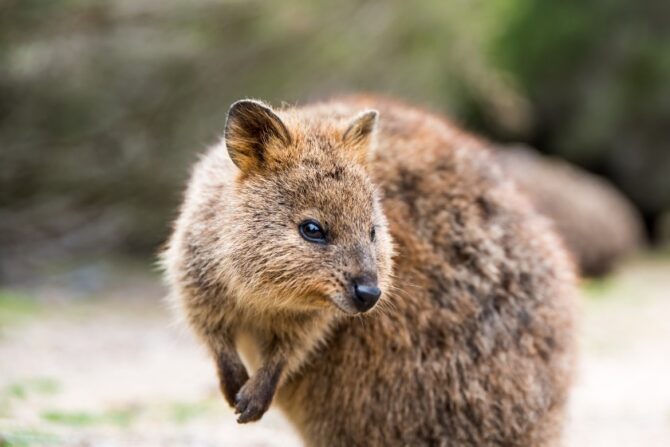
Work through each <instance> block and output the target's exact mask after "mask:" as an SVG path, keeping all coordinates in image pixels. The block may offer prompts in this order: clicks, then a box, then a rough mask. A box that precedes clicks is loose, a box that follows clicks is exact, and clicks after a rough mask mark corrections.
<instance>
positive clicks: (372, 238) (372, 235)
mask: <svg viewBox="0 0 670 447" xmlns="http://www.w3.org/2000/svg"><path fill="white" fill-rule="evenodd" d="M376 237H377V232H376V231H375V227H372V228H370V240H371V241H372V242H374V241H375V238H376Z"/></svg>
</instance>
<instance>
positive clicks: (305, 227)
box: [298, 220, 326, 244]
mask: <svg viewBox="0 0 670 447" xmlns="http://www.w3.org/2000/svg"><path fill="white" fill-rule="evenodd" d="M298 229H299V230H300V236H302V237H303V239H305V240H306V241H309V242H316V243H319V244H325V243H326V232H325V231H324V230H323V228H321V225H320V224H319V223H318V222H317V221H315V220H306V221H304V222H302V223H301V224H300V226H299V227H298Z"/></svg>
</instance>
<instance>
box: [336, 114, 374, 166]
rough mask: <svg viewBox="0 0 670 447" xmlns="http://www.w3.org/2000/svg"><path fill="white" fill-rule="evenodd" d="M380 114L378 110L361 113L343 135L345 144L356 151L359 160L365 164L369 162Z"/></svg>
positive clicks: (355, 154)
mask: <svg viewBox="0 0 670 447" xmlns="http://www.w3.org/2000/svg"><path fill="white" fill-rule="evenodd" d="M378 116H379V113H378V112H377V111H376V110H365V111H363V112H361V113H359V114H358V115H356V117H355V118H354V119H353V120H352V121H351V123H349V127H348V128H347V130H345V131H344V134H343V135H342V141H343V142H344V145H345V146H347V148H349V149H350V150H352V151H354V156H355V157H356V159H357V161H359V162H361V163H363V164H367V161H368V158H369V154H370V151H371V150H372V142H373V139H374V134H375V130H376V128H377V117H378Z"/></svg>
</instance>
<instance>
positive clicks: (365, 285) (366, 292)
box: [354, 279, 382, 312]
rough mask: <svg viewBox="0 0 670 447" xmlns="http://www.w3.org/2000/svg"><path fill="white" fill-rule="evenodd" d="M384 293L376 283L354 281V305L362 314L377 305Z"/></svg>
mask: <svg viewBox="0 0 670 447" xmlns="http://www.w3.org/2000/svg"><path fill="white" fill-rule="evenodd" d="M381 294H382V291H381V290H380V289H379V287H377V284H376V283H372V282H367V281H361V280H360V279H354V305H355V306H356V309H358V310H359V311H361V312H366V311H368V310H370V309H372V307H373V306H374V305H375V304H376V303H377V300H378V299H379V297H380V296H381Z"/></svg>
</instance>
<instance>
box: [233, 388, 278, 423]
mask: <svg viewBox="0 0 670 447" xmlns="http://www.w3.org/2000/svg"><path fill="white" fill-rule="evenodd" d="M261 390H262V389H261ZM271 402H272V393H263V392H260V393H259V392H258V388H256V392H254V386H253V383H252V382H247V384H246V385H244V386H243V387H242V389H241V390H240V391H239V393H237V396H236V397H235V413H236V414H239V415H240V416H239V417H238V418H237V422H239V423H240V424H244V423H246V422H253V421H257V420H259V419H260V418H261V417H262V416H263V414H265V412H266V411H267V410H268V408H269V407H270V403H271Z"/></svg>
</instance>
